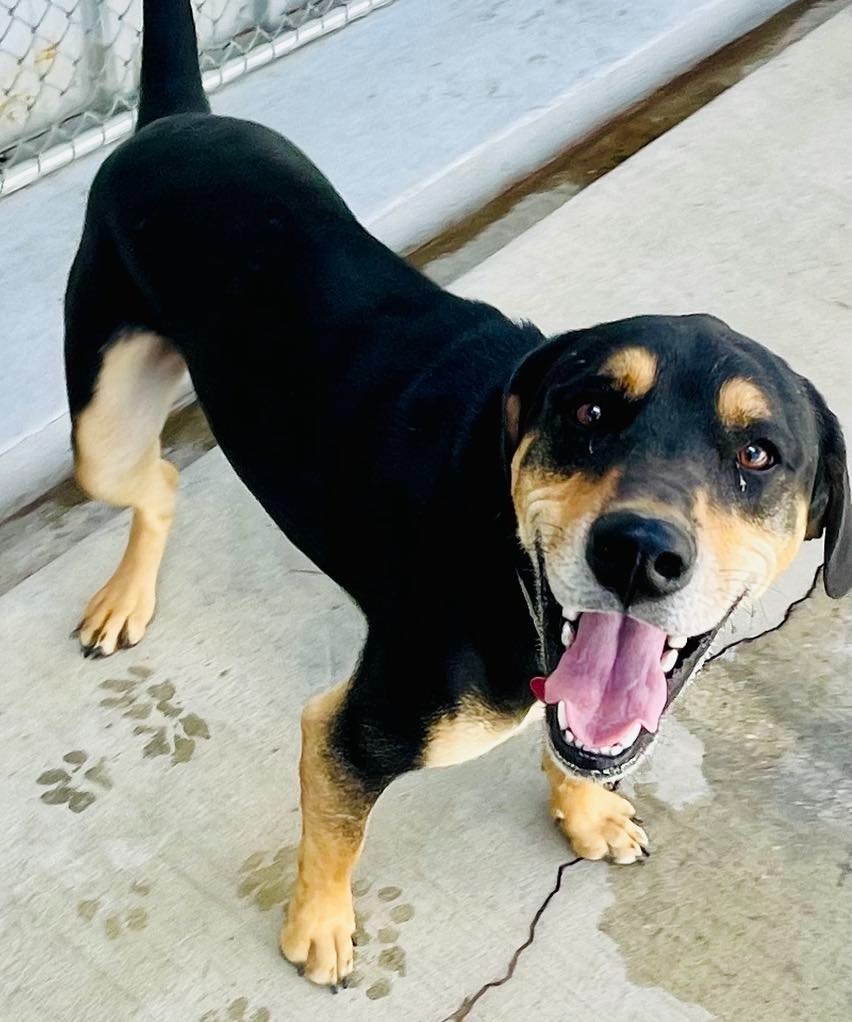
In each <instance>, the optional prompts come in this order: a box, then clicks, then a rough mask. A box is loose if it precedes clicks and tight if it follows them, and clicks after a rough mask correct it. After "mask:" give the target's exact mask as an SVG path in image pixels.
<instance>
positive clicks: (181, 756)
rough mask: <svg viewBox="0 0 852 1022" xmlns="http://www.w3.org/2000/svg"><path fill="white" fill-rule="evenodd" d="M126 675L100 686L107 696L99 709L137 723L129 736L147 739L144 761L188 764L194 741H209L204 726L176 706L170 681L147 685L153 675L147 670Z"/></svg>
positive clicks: (143, 748)
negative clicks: (163, 758)
mask: <svg viewBox="0 0 852 1022" xmlns="http://www.w3.org/2000/svg"><path fill="white" fill-rule="evenodd" d="M128 673H129V674H130V675H131V677H129V678H108V679H107V680H106V681H103V682H101V686H100V687H101V688H102V689H105V690H106V691H107V692H109V693H111V694H110V695H108V696H106V697H105V698H103V699H102V700H101V706H103V707H104V708H105V709H108V710H114V711H115V712H117V713H120V714H121V716H122V717H125V718H127V719H128V720H130V721H138V722H139V723H137V724H136V725H135V726H134V728H133V733H134V734H135V735H140V736H143V735H144V736H148V737H147V740H146V741H145V744H144V745H143V747H142V755H143V757H144V758H145V759H153V758H154V757H156V756H171V761H172V766H176V765H177V764H178V763H188V762H189V761H190V760H191V759H192V755H193V753H194V752H195V748H196V742H197V740H198V739H202V740H203V741H207V740H208V739H209V738H210V728H209V727H208V726H207V722H206V721H205V720H204V719H203V718H201V717H199V716H198V714H197V713H189V712H187V711H186V710H185V708H184V707H183V706H181V705H178V703H177V702H176V701H175V695H176V689H175V686H174V684H173V683H172V682H171V681H161V682H157V683H153V684H148V680H149V678H150V676H151V674H152V673H153V672H152V671H151V670H150V669H149V668H147V667H131V668H130V669H129V671H128ZM143 722H144V723H143Z"/></svg>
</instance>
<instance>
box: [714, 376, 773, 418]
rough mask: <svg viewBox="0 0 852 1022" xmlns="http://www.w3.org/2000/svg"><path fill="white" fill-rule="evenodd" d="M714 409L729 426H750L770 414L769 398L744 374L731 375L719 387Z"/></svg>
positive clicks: (768, 416) (769, 416)
mask: <svg viewBox="0 0 852 1022" xmlns="http://www.w3.org/2000/svg"><path fill="white" fill-rule="evenodd" d="M716 411H717V412H718V413H719V418H720V419H721V420H722V423H723V424H724V425H725V426H728V427H729V428H734V427H743V426H750V425H751V424H752V423H753V422H756V421H757V420H759V419H768V418H771V416H772V409H771V408H770V405H769V398H768V397H767V396H766V394H765V393H764V392H763V391H762V390H761V389H760V387H758V385H757V384H756V383H753V382H752V381H751V380H747V379H746V378H745V377H744V376H732V377H731V378H730V379H729V380H725V382H724V383H723V384H722V386H721V387H720V388H719V396H718V398H717V399H716Z"/></svg>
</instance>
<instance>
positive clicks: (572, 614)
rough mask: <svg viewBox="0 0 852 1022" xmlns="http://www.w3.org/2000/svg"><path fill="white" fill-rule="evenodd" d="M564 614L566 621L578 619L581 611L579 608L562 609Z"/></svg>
mask: <svg viewBox="0 0 852 1022" xmlns="http://www.w3.org/2000/svg"><path fill="white" fill-rule="evenodd" d="M562 616H563V617H564V618H565V620H566V621H576V620H577V618H578V617H579V616H580V611H579V610H563V611H562Z"/></svg>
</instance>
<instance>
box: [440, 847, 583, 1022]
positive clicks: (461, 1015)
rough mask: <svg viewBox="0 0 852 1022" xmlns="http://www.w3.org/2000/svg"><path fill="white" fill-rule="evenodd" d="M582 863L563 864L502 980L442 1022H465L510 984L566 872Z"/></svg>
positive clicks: (473, 996)
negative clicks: (482, 1002) (488, 996)
mask: <svg viewBox="0 0 852 1022" xmlns="http://www.w3.org/2000/svg"><path fill="white" fill-rule="evenodd" d="M582 861H583V860H582V859H579V858H578V859H570V860H569V861H568V862H563V863H562V865H561V866H560V867H559V869H558V870H557V871H556V883H555V884H554V885H553V887H551V889H550V890H549V891H548V892H547V896H546V897H545V899H544V901H543V902H542V903H541V904H540V905H539V907H538V908H537V909H536V912H535V915H534V916H533V917H532V922H531V923H530V928H529V933H528V934H527V939H526V940H525V941H524V942H523V944H521V945H520V946H519V947H517V948H516V949H515V952H514V954H513V955H512V957H511V958H510V959H509V964H508V966H507V967H506V972H505V974H504V975H503V976H501V977H500V979H492V980H489V982H488V983H485V984H483V985H482V986H481V987H480V988H479V990H477V991H476V993H475V994H471V995H470V997H465V999H464V1000H463V1001H462V1002H461V1004H460V1005H459V1006H458V1008H456V1010H455V1011H454V1012H452V1014H450V1015H447V1017H446V1018H443V1019H441V1022H463V1020H464V1019H466V1018H467V1017H468V1015H469V1014H470V1013H471V1011H473V1008H474V1005H475V1004H476V1003H477V1001H479V1000H480V998H481V997H483V996H484V995H485V994H486V993H487V992H488V991H489V990H493V989H494V988H496V987H501V986H503V984H504V983H508V982H509V980H510V979H511V978H512V977H513V976H514V975H515V969H516V968H517V966H518V961H519V959H520V957H521V955H522V954H523V953H524V951H526V950H527V948H528V947H530V946H531V945H532V943H533V941H534V940H535V931H536V929H537V927H538V924H539V922H540V920H541V917H542V916H543V915H544V913H545V912H546V910H547V906H548V905H549V904H550V903H551V901H553V899H554V898H555V897H556V895H557V894H558V893H559V891H560V889H561V887H562V877H563V876H564V874H565V870H566V869H568V868H569V866H576V865H577V864H578V863H580V862H582Z"/></svg>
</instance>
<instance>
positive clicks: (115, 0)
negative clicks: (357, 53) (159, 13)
mask: <svg viewBox="0 0 852 1022" xmlns="http://www.w3.org/2000/svg"><path fill="white" fill-rule="evenodd" d="M391 2H392V0H192V4H193V8H194V9H195V21H196V27H197V31H198V43H199V47H200V49H201V69H202V72H203V73H204V85H205V88H206V89H207V90H208V91H211V90H213V89H215V88H218V87H219V86H220V85H222V84H224V83H225V82H228V81H231V80H232V79H234V78H237V77H239V76H240V75H242V74H244V73H245V72H246V71H249V70H253V69H254V68H256V67H260V66H261V65H263V64H266V63H268V62H269V61H271V60H275V59H276V58H278V57H281V56H283V55H284V54H285V53H288V52H290V51H291V50H294V49H296V48H297V47H299V46H303V45H304V44H305V43H307V42H310V41H312V40H314V39H317V38H318V37H319V36H322V35H326V34H327V33H329V32H333V31H335V30H337V29H339V28H343V27H344V26H345V25H347V24H348V23H349V22H350V21H353V20H355V19H356V18H360V17H363V16H364V15H365V14H369V13H370V12H371V11H373V10H375V9H377V8H379V7H384V6H386V5H387V4H388V3H391ZM141 28H142V3H141V0H0V196H2V195H5V194H8V193H9V192H12V191H15V190H16V189H18V188H21V187H23V186H24V185H26V184H29V183H30V182H31V181H34V180H36V179H37V178H39V177H41V176H42V175H43V174H46V173H49V172H50V171H52V170H56V169H58V168H59V167H61V166H64V165H65V164H67V163H70V162H71V160H73V159H76V158H77V157H79V156H82V155H84V154H86V153H89V152H92V151H93V150H94V149H97V148H98V147H100V146H102V145H106V144H108V143H110V142H114V141H115V140H117V139H119V138H121V137H122V136H124V135H127V134H129V132H130V131H131V130H132V128H133V117H134V107H135V104H136V98H137V85H138V76H139V56H140V45H141Z"/></svg>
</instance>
